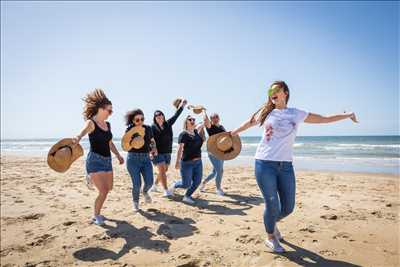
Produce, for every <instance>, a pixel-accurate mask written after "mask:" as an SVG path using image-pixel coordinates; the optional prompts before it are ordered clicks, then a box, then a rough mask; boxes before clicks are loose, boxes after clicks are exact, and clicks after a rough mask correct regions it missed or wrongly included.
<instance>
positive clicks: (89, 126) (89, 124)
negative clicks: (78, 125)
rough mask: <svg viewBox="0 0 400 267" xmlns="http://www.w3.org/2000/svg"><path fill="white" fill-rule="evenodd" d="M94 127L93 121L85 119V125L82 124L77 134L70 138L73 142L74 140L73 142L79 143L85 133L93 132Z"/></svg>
mask: <svg viewBox="0 0 400 267" xmlns="http://www.w3.org/2000/svg"><path fill="white" fill-rule="evenodd" d="M94 128H95V126H94V123H93V121H91V120H87V121H86V122H85V126H83V128H82V130H81V131H80V133H79V134H78V135H77V136H75V137H73V138H72V140H73V142H74V143H75V144H77V143H79V142H80V141H81V139H82V138H83V137H84V136H85V135H87V134H89V133H91V132H93V131H94Z"/></svg>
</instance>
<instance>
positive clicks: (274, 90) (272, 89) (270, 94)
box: [268, 86, 283, 96]
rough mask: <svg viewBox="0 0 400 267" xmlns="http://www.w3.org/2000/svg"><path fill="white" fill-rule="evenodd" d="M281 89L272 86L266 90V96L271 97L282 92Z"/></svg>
mask: <svg viewBox="0 0 400 267" xmlns="http://www.w3.org/2000/svg"><path fill="white" fill-rule="evenodd" d="M282 89H283V88H281V87H276V86H272V87H271V88H270V89H269V90H268V96H272V95H273V94H275V93H278V92H280V91H282Z"/></svg>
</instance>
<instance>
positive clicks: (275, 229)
mask: <svg viewBox="0 0 400 267" xmlns="http://www.w3.org/2000/svg"><path fill="white" fill-rule="evenodd" d="M274 236H275V238H276V240H279V241H282V240H283V237H282V235H281V232H279V230H278V227H277V226H276V224H275V228H274Z"/></svg>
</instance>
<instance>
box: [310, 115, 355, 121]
mask: <svg viewBox="0 0 400 267" xmlns="http://www.w3.org/2000/svg"><path fill="white" fill-rule="evenodd" d="M348 118H350V119H351V120H352V121H353V122H356V123H357V122H358V120H357V118H356V114H354V113H344V114H337V115H332V116H322V115H319V114H315V113H309V114H308V116H307V118H306V119H305V120H304V122H306V123H331V122H335V121H340V120H345V119H348Z"/></svg>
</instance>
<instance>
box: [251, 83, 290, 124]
mask: <svg viewBox="0 0 400 267" xmlns="http://www.w3.org/2000/svg"><path fill="white" fill-rule="evenodd" d="M274 85H276V87H278V88H282V89H283V91H284V92H286V93H287V96H286V104H287V103H288V102H289V96H290V93H289V87H288V86H287V84H286V83H285V82H284V81H275V82H273V83H272V84H271V86H270V87H269V88H271V87H272V86H274ZM274 108H275V104H274V103H272V100H271V97H269V96H268V101H267V102H266V103H264V104H263V105H262V107H261V108H259V109H258V110H257V111H256V112H255V113H254V114H253V116H252V117H251V121H254V120H255V117H256V116H257V114H260V115H259V118H260V126H262V125H263V124H264V122H265V120H266V119H267V117H268V115H269V113H271V111H272V110H274Z"/></svg>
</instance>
